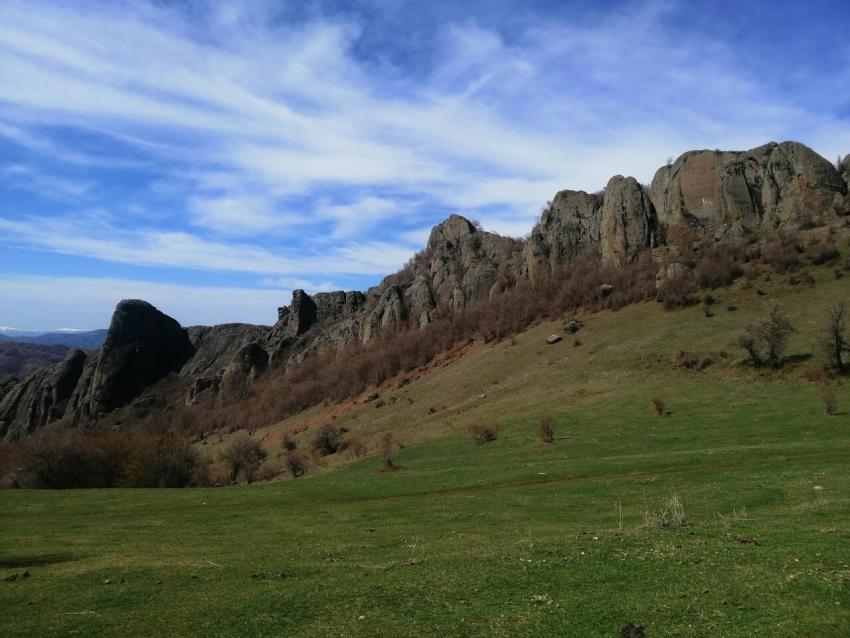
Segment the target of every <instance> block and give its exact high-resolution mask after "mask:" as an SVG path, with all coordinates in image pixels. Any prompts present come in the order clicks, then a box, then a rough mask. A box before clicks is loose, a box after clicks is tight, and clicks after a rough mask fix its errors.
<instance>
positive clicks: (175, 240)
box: [0, 216, 413, 276]
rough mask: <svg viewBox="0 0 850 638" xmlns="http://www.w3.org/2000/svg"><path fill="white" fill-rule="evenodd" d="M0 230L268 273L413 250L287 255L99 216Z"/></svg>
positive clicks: (15, 236) (356, 265)
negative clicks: (128, 226) (129, 226)
mask: <svg viewBox="0 0 850 638" xmlns="http://www.w3.org/2000/svg"><path fill="white" fill-rule="evenodd" d="M0 230H2V231H3V233H4V236H5V241H6V242H7V243H16V244H20V245H22V246H26V247H30V248H38V249H41V250H47V251H50V252H55V253H63V254H68V255H81V256H88V257H94V258H96V259H101V260H104V261H111V262H117V263H124V264H136V265H144V266H158V267H162V266H165V267H173V268H196V269H202V270H218V271H232V272H246V273H258V274H266V275H287V276H291V275H312V276H324V275H327V274H345V275H380V274H385V273H389V272H393V271H395V270H396V269H398V268H399V267H400V266H401V265H402V264H404V262H405V261H406V260H407V259H408V258H409V257H410V255H411V254H412V253H413V251H412V250H411V249H410V248H406V247H399V246H397V245H394V244H390V243H388V242H380V241H375V242H361V243H357V244H344V245H341V246H338V247H336V248H334V249H333V250H328V251H327V252H325V253H317V252H311V253H305V254H302V255H299V256H292V257H284V256H281V255H279V254H276V253H274V252H271V251H270V250H268V249H265V248H259V247H257V246H254V245H250V244H239V243H224V242H216V241H212V240H207V239H204V238H202V237H199V236H197V235H193V234H190V233H186V232H179V231H161V230H149V229H148V230H138V229H136V230H133V231H126V230H121V229H119V228H116V227H115V226H112V225H110V224H109V222H108V221H104V220H102V219H98V218H97V217H95V216H91V217H87V218H85V219H76V218H74V219H72V218H64V219H58V218H53V217H51V218H35V219H28V220H26V221H14V220H11V219H4V218H2V217H0Z"/></svg>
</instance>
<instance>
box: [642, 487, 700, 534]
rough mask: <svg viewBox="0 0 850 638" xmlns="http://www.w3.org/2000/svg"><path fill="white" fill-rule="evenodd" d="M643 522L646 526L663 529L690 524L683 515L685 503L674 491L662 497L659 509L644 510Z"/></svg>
mask: <svg viewBox="0 0 850 638" xmlns="http://www.w3.org/2000/svg"><path fill="white" fill-rule="evenodd" d="M644 523H645V525H646V526H647V527H659V528H664V529H669V528H674V527H688V526H690V524H691V522H690V521H689V520H688V518H687V516H686V515H685V505H684V503H682V499H681V498H679V495H678V494H677V493H676V492H673V493H672V494H671V495H670V496H668V497H667V498H666V499H664V502H663V503H662V505H661V509H659V510H656V511H649V510H647V511H646V512H644Z"/></svg>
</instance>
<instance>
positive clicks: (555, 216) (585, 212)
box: [523, 191, 603, 281]
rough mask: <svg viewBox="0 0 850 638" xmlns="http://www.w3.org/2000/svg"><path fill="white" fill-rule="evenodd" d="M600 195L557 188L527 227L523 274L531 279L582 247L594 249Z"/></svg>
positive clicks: (597, 238) (599, 221)
mask: <svg viewBox="0 0 850 638" xmlns="http://www.w3.org/2000/svg"><path fill="white" fill-rule="evenodd" d="M602 204H603V200H602V197H601V196H600V195H590V194H588V193H585V192H584V191H560V192H559V193H557V194H556V195H555V197H554V199H552V202H551V204H550V205H549V206H547V207H546V208H545V209H544V210H543V213H542V214H541V215H540V221H538V222H537V224H536V225H535V226H534V228H533V229H532V230H531V235H530V236H529V238H528V241H527V242H526V244H525V252H524V255H523V261H524V263H523V265H524V269H523V270H524V273H523V274H524V275H525V276H526V277H528V278H529V279H530V280H532V281H535V280H536V279H538V278H540V277H545V276H547V275H549V274H550V273H552V272H555V271H556V270H557V269H558V268H560V267H561V266H563V265H565V264H567V263H569V262H570V261H571V260H572V259H574V258H575V257H576V256H577V255H579V254H580V253H581V252H583V251H585V250H596V248H597V247H598V246H599V244H600V238H601V226H602V214H601V211H602Z"/></svg>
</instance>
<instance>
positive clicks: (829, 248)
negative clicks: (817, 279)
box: [806, 241, 841, 266]
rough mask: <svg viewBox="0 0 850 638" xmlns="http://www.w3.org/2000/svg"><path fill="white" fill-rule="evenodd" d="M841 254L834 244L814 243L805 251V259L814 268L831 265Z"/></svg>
mask: <svg viewBox="0 0 850 638" xmlns="http://www.w3.org/2000/svg"><path fill="white" fill-rule="evenodd" d="M839 257H841V253H840V252H839V251H838V248H836V247H835V244H833V243H829V242H824V243H822V242H820V241H818V242H815V243H814V244H812V245H810V246H809V247H808V248H807V249H806V258H807V259H808V260H809V261H810V262H811V263H812V264H813V265H815V266H822V265H823V264H831V263H834V262H836V261H838V258H839Z"/></svg>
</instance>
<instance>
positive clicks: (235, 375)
mask: <svg viewBox="0 0 850 638" xmlns="http://www.w3.org/2000/svg"><path fill="white" fill-rule="evenodd" d="M268 365H269V353H268V352H267V351H266V350H265V349H264V348H263V347H262V346H261V345H260V344H259V343H257V342H256V341H252V342H251V343H248V344H246V345H244V346H242V348H240V349H239V351H238V352H237V353H236V356H234V357H233V360H232V361H231V362H230V363H229V364H228V365H227V367H226V368H225V369H224V373H223V374H222V376H221V389H220V393H219V400H220V401H222V402H223V403H229V402H231V401H235V400H238V399H242V398H244V397H245V395H246V394H247V391H248V387H249V386H250V385H251V384H252V383H253V382H254V381H255V380H256V379H257V377H259V376H260V375H262V374H263V373H264V372H265V371H266V369H267V368H268Z"/></svg>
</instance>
